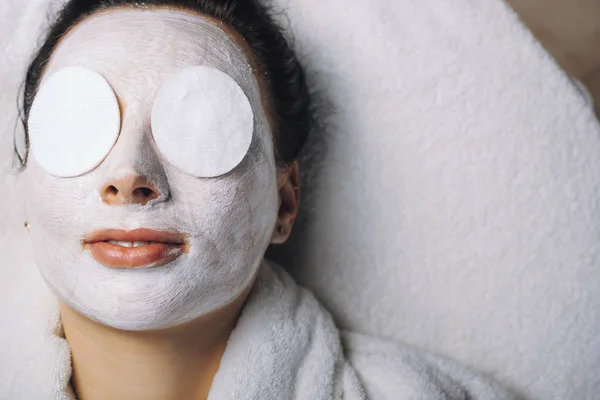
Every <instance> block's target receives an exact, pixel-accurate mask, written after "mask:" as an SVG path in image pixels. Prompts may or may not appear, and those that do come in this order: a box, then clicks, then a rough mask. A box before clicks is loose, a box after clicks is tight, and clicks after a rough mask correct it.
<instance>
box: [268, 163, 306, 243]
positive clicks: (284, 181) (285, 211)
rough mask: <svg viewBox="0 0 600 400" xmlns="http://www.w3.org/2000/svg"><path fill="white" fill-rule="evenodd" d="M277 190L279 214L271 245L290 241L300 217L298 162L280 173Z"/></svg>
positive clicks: (278, 174)
mask: <svg viewBox="0 0 600 400" xmlns="http://www.w3.org/2000/svg"><path fill="white" fill-rule="evenodd" d="M277 188H278V192H279V214H278V216H277V223H276V224H275V229H274V230H273V236H272V237H271V244H283V243H285V242H286V241H287V240H288V238H289V237H290V234H291V233H292V227H293V226H294V222H295V221H296V217H297V215H298V206H299V204H300V174H299V171H298V163H297V162H295V163H294V164H293V165H292V166H290V167H287V168H285V169H283V170H280V171H278V173H277Z"/></svg>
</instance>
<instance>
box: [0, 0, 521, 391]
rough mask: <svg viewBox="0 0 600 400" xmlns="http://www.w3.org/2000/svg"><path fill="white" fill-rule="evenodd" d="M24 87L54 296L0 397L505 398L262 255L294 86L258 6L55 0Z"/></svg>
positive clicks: (39, 257) (300, 124) (301, 110)
mask: <svg viewBox="0 0 600 400" xmlns="http://www.w3.org/2000/svg"><path fill="white" fill-rule="evenodd" d="M24 90H25V93H24V104H23V111H24V121H25V126H26V130H27V132H28V135H29V139H30V142H31V149H30V150H31V154H29V153H27V154H24V155H22V160H23V165H24V167H26V168H25V169H24V172H23V173H24V174H25V177H24V178H25V180H26V181H27V187H28V192H29V196H28V199H29V201H28V204H27V210H28V222H27V224H26V226H27V229H29V231H30V235H31V240H32V244H33V247H34V253H35V259H36V263H37V266H38V268H39V271H40V273H41V275H42V277H43V278H44V280H45V282H46V284H47V286H48V287H49V288H50V289H51V290H52V292H53V293H54V294H55V295H56V298H57V299H58V303H59V306H58V309H59V312H58V314H57V315H45V316H43V317H42V318H46V319H49V320H50V322H49V325H46V326H56V327H57V329H47V332H45V331H44V330H43V329H40V330H39V332H38V331H37V330H36V327H35V325H34V324H31V323H29V322H27V323H24V325H23V326H24V327H23V329H22V334H23V335H24V337H27V338H28V339H27V343H28V345H29V346H30V349H31V350H24V349H23V350H21V351H17V352H14V354H13V356H12V357H11V358H10V360H3V361H2V362H9V363H10V365H11V373H10V376H7V377H6V380H5V382H8V383H7V384H6V383H5V384H4V385H3V386H0V398H36V399H37V398H41V399H46V398H48V399H50V398H59V399H68V398H78V399H83V400H88V399H120V398H126V399H137V398H140V399H141V398H143V399H206V398H208V399H257V398H266V399H284V398H289V399H338V398H346V399H367V398H369V399H387V398H408V399H412V398H419V399H446V398H447V399H467V398H475V399H507V398H510V397H509V395H508V394H507V393H506V392H504V391H503V390H502V389H501V388H499V387H498V386H496V385H495V384H494V383H492V382H488V381H487V380H486V379H485V378H483V377H480V376H478V375H477V374H475V373H472V372H470V371H468V370H466V369H463V368H461V367H460V366H457V365H455V364H453V363H452V362H450V361H447V360H443V359H439V358H436V357H433V356H431V355H428V354H423V353H419V352H417V351H416V350H413V349H408V348H405V347H402V346H400V345H398V344H394V343H389V342H384V341H381V340H377V339H375V338H369V337H364V336H360V335H357V334H350V333H345V334H342V333H340V331H339V330H338V329H337V328H336V326H335V324H334V322H333V321H332V319H331V317H330V315H329V314H328V313H327V311H326V310H324V309H323V308H322V306H320V305H319V303H318V302H317V301H316V300H315V299H314V297H313V296H312V295H311V294H310V293H309V292H307V291H306V290H305V289H303V288H300V287H298V286H297V285H296V284H295V283H294V282H293V280H292V279H291V278H290V277H289V275H287V273H286V272H285V271H284V270H282V269H281V268H280V267H278V266H276V265H273V264H271V263H269V262H267V261H265V260H264V259H263V258H264V253H265V251H266V249H267V247H268V246H269V245H270V244H278V243H283V242H285V241H286V240H287V238H288V236H289V234H290V232H291V229H292V225H293V223H294V220H295V217H296V213H297V209H298V201H299V190H298V167H297V164H296V159H297V157H298V154H299V152H300V151H301V149H302V147H303V145H304V143H305V141H306V137H307V133H308V130H309V108H310V101H309V98H308V94H307V88H306V83H305V80H304V74H303V72H302V68H301V67H300V65H299V63H298V61H297V60H296V58H295V56H294V54H293V53H292V51H291V50H290V48H289V47H288V45H287V44H286V42H285V40H284V39H283V37H282V35H281V33H280V31H279V30H278V29H277V27H276V26H275V25H274V23H273V22H272V21H271V19H270V17H269V16H268V14H267V12H266V11H265V10H264V9H263V8H262V7H260V6H258V5H256V4H254V2H252V1H241V0H220V1H219V0H203V1H202V0H196V1H188V0H179V1H176V0H170V1H167V0H162V1H161V0H150V1H145V2H143V3H140V2H137V1H133V0H94V1H90V0H71V1H69V2H68V3H67V4H66V5H65V6H64V8H63V10H62V11H61V13H60V16H59V18H58V20H57V21H56V22H55V23H54V25H53V26H52V29H51V31H50V33H49V35H48V37H47V38H46V40H45V42H44V44H43V46H42V47H41V49H40V51H39V52H38V54H37V55H36V57H35V59H34V61H33V63H32V64H31V66H30V68H29V70H28V73H27V79H26V85H25V89H24ZM31 296H32V297H35V296H36V293H31ZM23 314H24V315H23V319H27V318H29V317H31V318H32V319H33V318H34V317H35V316H34V315H29V314H27V313H26V312H24V313H23ZM52 321H55V323H53V322H52ZM59 321H60V322H59ZM17 329H18V330H20V329H19V328H17ZM20 331H21V330H20ZM40 365H41V366H44V367H42V368H40Z"/></svg>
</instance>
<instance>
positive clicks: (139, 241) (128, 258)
mask: <svg viewBox="0 0 600 400" xmlns="http://www.w3.org/2000/svg"><path fill="white" fill-rule="evenodd" d="M83 245H84V248H85V249H86V250H89V251H90V252H91V253H92V257H94V259H95V260H96V261H98V262H99V263H100V264H102V265H105V266H107V267H110V268H143V267H157V266H159V265H164V264H167V263H170V262H171V261H173V260H175V259H176V258H177V257H179V256H180V255H182V254H183V253H184V252H185V236H184V235H181V234H178V233H172V232H163V231H155V230H151V229H137V230H134V231H122V230H112V229H111V230H103V231H97V232H92V233H91V234H88V235H86V236H85V238H84V240H83Z"/></svg>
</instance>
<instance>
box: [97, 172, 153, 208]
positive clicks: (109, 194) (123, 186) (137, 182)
mask: <svg viewBox="0 0 600 400" xmlns="http://www.w3.org/2000/svg"><path fill="white" fill-rule="evenodd" d="M100 196H101V197H102V201H103V202H104V203H106V204H109V205H127V204H129V205H131V204H135V205H146V203H148V202H149V201H152V200H156V199H158V198H161V197H164V196H161V193H160V190H159V189H158V188H157V187H156V186H155V185H153V184H152V182H150V181H149V180H148V179H147V178H145V177H143V176H141V175H138V174H127V175H125V176H123V177H121V178H115V179H111V180H109V181H108V182H106V184H105V185H104V187H103V188H102V190H101V191H100Z"/></svg>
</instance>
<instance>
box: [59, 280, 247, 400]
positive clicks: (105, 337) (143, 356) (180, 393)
mask: <svg viewBox="0 0 600 400" xmlns="http://www.w3.org/2000/svg"><path fill="white" fill-rule="evenodd" d="M247 295H248V292H246V293H244V294H243V296H241V297H240V298H239V299H238V300H236V301H235V302H233V303H232V304H230V305H228V306H227V307H225V308H223V309H220V310H218V311H216V312H213V313H212V314H210V315H207V316H203V317H201V318H199V319H197V320H195V321H192V322H190V323H188V324H185V325H182V326H179V327H176V328H172V329H168V330H163V331H156V332H125V331H119V330H116V329H113V328H110V327H107V326H104V325H101V324H98V323H97V322H94V321H92V320H90V319H88V318H86V317H84V316H82V315H81V314H79V313H78V312H76V311H75V310H73V309H72V308H70V307H69V306H67V305H65V304H63V303H61V304H60V313H61V319H62V323H63V327H64V330H65V336H66V339H67V342H68V343H69V345H70V347H71V356H72V363H73V379H72V383H73V389H74V391H75V393H76V395H77V398H78V399H79V400H96V399H131V400H135V399H144V400H153V399H206V398H207V397H208V393H209V391H210V387H211V385H212V381H213V379H214V377H215V375H216V373H217V370H218V369H219V364H220V362H221V358H222V356H223V353H224V352H225V348H226V346H227V340H228V339H229V336H230V334H231V332H232V331H233V328H234V327H235V324H236V322H237V319H238V317H239V314H240V311H241V308H242V306H243V304H244V302H245V300H246V298H247Z"/></svg>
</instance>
